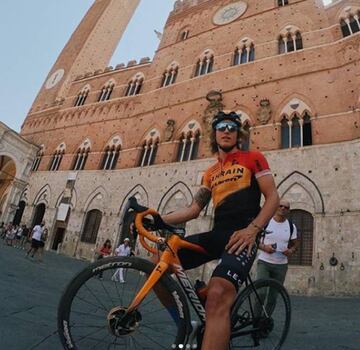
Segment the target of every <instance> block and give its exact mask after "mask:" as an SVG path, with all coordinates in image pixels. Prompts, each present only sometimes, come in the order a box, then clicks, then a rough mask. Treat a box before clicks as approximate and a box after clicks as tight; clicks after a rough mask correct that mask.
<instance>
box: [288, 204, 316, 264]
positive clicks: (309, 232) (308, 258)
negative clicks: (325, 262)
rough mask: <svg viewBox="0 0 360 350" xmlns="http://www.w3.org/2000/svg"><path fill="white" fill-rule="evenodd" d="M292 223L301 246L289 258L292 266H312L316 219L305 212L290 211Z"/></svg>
mask: <svg viewBox="0 0 360 350" xmlns="http://www.w3.org/2000/svg"><path fill="white" fill-rule="evenodd" d="M290 218H291V221H292V222H293V223H294V224H295V226H296V228H297V233H298V239H299V241H300V245H299V248H298V250H297V251H296V253H295V254H294V255H292V256H291V257H289V264H291V265H304V266H311V265H312V257H313V230H314V218H313V216H312V215H311V214H310V213H308V212H307V211H305V210H300V209H294V210H291V211H290Z"/></svg>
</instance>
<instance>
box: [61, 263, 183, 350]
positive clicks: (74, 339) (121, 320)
mask: <svg viewBox="0 0 360 350" xmlns="http://www.w3.org/2000/svg"><path fill="white" fill-rule="evenodd" d="M154 267H155V265H154V264H153V263H151V262H149V261H147V260H144V259H141V258H135V257H116V258H105V259H102V260H100V261H98V262H96V263H93V264H91V265H90V266H88V267H87V268H85V269H84V270H83V271H81V272H80V273H79V274H78V275H77V276H75V277H74V279H73V280H72V281H71V282H70V284H69V285H68V287H67V288H66V290H65V291H64V293H63V295H62V298H61V300H60V304H59V307H58V331H59V336H60V339H61V343H62V344H63V347H64V349H72V350H85V349H86V350H90V349H96V350H98V349H99V350H100V349H114V350H116V349H119V350H123V349H124V350H125V349H133V350H136V349H159V350H160V349H166V350H169V349H171V348H175V347H176V346H175V345H174V344H183V343H184V342H185V338H186V335H187V333H188V330H189V327H190V321H189V319H190V315H189V308H188V305H187V302H186V299H185V297H184V294H183V292H182V291H181V289H180V287H179V286H178V284H177V283H176V282H175V281H174V280H173V279H172V278H171V276H170V275H169V274H164V275H163V276H162V278H161V279H160V281H159V282H158V283H157V284H156V285H155V287H154V289H155V290H156V294H155V292H154V290H151V291H150V292H149V294H148V295H147V296H146V298H145V299H144V300H143V301H142V303H141V304H140V305H139V307H138V308H137V310H135V311H134V312H132V313H131V314H130V313H127V309H128V306H129V305H130V303H131V302H132V300H133V299H134V297H135V295H136V294H137V292H138V291H139V290H140V289H141V287H143V285H144V283H145V282H146V280H147V278H148V275H149V274H150V273H151V272H152V271H153V269H154ZM159 293H161V300H162V301H161V302H160V300H159V298H158V296H157V294H159ZM164 305H166V307H165V306H164ZM169 305H173V307H172V308H171V310H170V312H169ZM170 313H171V315H170Z"/></svg>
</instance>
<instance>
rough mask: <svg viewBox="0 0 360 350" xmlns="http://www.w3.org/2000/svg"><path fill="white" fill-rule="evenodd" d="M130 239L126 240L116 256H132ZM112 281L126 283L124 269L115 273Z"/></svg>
mask: <svg viewBox="0 0 360 350" xmlns="http://www.w3.org/2000/svg"><path fill="white" fill-rule="evenodd" d="M129 244H130V239H129V238H125V239H124V242H123V244H120V245H119V246H118V247H117V248H116V249H115V255H116V256H130V254H131V248H130V245H129ZM111 280H112V281H114V282H120V283H125V280H124V269H123V268H122V267H121V268H118V269H117V270H116V271H115V273H114V274H113V276H112V277H111Z"/></svg>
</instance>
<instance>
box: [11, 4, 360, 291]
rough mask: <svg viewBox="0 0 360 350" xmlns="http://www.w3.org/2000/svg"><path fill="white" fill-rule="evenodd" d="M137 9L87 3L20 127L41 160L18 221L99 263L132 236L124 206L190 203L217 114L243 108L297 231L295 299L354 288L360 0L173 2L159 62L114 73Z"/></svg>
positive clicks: (196, 225) (206, 216) (359, 244)
mask: <svg viewBox="0 0 360 350" xmlns="http://www.w3.org/2000/svg"><path fill="white" fill-rule="evenodd" d="M138 3H139V0H96V1H94V4H93V6H92V7H91V8H90V9H89V11H88V13H87V14H86V16H85V17H84V19H83V20H82V22H81V23H80V25H79V26H78V28H77V29H76V31H75V32H74V34H73V35H72V36H71V38H70V40H69V42H68V43H67V45H66V46H65V48H64V49H63V51H62V52H61V54H60V56H59V58H58V59H57V61H56V62H55V64H54V66H53V68H52V69H51V71H50V72H49V75H48V77H47V78H46V79H45V83H44V85H43V86H42V88H41V89H40V92H39V94H38V96H37V97H36V99H35V101H34V104H33V106H32V108H31V110H30V111H29V114H28V116H27V117H26V119H25V121H24V124H23V126H22V130H21V135H22V136H23V137H24V138H25V139H27V140H28V141H31V142H32V143H34V144H36V145H38V146H39V147H40V150H39V152H38V155H37V157H36V159H35V161H34V163H33V165H32V173H31V177H30V182H29V184H28V185H27V187H26V188H25V190H24V191H23V192H22V195H21V198H20V203H21V206H20V205H19V207H20V208H24V210H23V211H22V212H21V213H20V214H19V213H18V215H17V220H21V221H23V222H25V223H27V224H29V225H33V224H35V223H37V222H38V221H39V220H41V219H43V218H44V219H45V221H46V226H47V227H48V228H49V231H50V239H49V241H48V243H47V244H48V246H47V249H54V250H60V251H61V252H62V253H64V254H68V255H71V256H76V257H84V258H88V259H91V258H93V251H94V249H95V247H97V246H99V245H100V244H102V242H103V241H104V240H105V239H107V238H110V239H111V240H112V241H113V243H114V244H117V242H118V241H119V240H120V239H121V238H123V237H124V236H125V235H127V234H128V230H127V228H128V227H127V226H128V223H122V222H120V221H121V220H120V217H121V214H122V211H123V208H124V203H125V202H126V200H127V198H128V197H130V196H131V195H135V196H137V197H138V199H139V200H140V201H141V202H142V203H143V204H144V205H147V206H151V207H154V208H156V209H157V210H158V211H159V212H161V213H165V212H168V211H171V210H174V209H175V208H177V207H180V206H183V205H188V204H190V203H191V201H192V198H193V195H194V193H195V192H196V191H197V189H198V188H199V185H200V180H201V176H202V173H203V172H204V170H205V169H206V168H207V167H208V166H209V165H210V164H211V163H212V162H213V161H214V159H213V158H212V155H211V153H210V151H209V149H208V144H207V130H208V121H209V118H211V116H212V115H213V113H214V112H216V111H218V110H221V109H223V110H234V111H237V112H238V113H240V114H241V118H242V121H243V126H244V128H245V129H247V130H248V131H249V134H250V137H249V140H248V141H247V142H245V143H244V144H243V145H242V147H243V148H250V149H255V150H261V151H263V152H264V153H265V155H266V157H267V159H268V160H269V163H270V166H271V169H272V172H273V174H274V177H275V180H276V182H277V186H278V190H279V193H280V195H281V196H284V197H286V198H287V199H288V200H289V201H290V202H291V207H292V217H293V221H294V222H295V223H296V224H297V226H298V229H299V231H300V233H301V242H302V243H301V249H300V251H299V252H298V253H297V256H295V257H294V259H293V260H292V266H291V269H292V273H290V274H289V279H288V283H289V287H290V289H291V290H292V291H293V292H301V293H328V294H337V293H341V294H351V293H358V292H359V290H360V285H359V281H360V239H359V235H358V234H357V230H358V226H359V225H358V224H359V222H360V214H359V213H360V203H359V200H358V198H360V187H359V185H358V183H357V181H356V177H357V176H356V175H357V174H358V172H359V170H360V160H359V157H360V155H359V146H360V143H359V136H360V95H359V83H360V62H359V59H360V22H359V18H360V1H358V0H355V1H350V0H338V1H334V2H333V3H332V4H330V5H328V6H324V4H323V2H322V1H321V0H254V1H246V0H243V1H236V0H182V1H180V0H178V1H176V2H175V5H174V9H173V11H172V12H171V13H170V15H169V17H168V20H167V22H166V25H165V28H164V32H163V35H162V38H161V41H160V44H159V47H158V49H157V51H156V53H155V56H154V57H153V58H152V59H150V58H142V59H141V60H139V61H130V62H128V63H127V64H118V65H117V66H116V67H109V66H108V64H109V61H110V58H111V56H112V54H113V52H114V49H115V48H116V46H117V44H118V41H119V40H120V38H121V36H122V34H123V32H124V30H125V28H126V26H127V24H128V22H129V20H130V19H131V17H132V15H133V13H134V11H135V9H136V7H137V5H138ZM211 215H212V207H211V206H209V207H207V208H206V210H204V212H203V213H202V214H201V217H200V218H199V219H198V220H196V221H193V222H189V223H188V224H187V226H186V228H187V232H188V233H189V234H191V233H195V232H201V231H202V230H203V231H207V230H208V229H209V228H210V226H211V224H212V220H211ZM133 244H135V242H133ZM332 257H335V258H336V264H334V261H335V260H334V259H331V264H330V258H332ZM207 272H208V270H207V269H205V271H204V273H205V274H206V273H207Z"/></svg>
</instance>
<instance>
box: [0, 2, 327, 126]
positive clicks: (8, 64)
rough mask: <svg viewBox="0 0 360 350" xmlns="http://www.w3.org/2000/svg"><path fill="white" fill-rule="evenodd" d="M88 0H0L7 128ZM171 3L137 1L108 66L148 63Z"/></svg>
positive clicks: (16, 122)
mask: <svg viewBox="0 0 360 350" xmlns="http://www.w3.org/2000/svg"><path fill="white" fill-rule="evenodd" d="M93 1H94V0H0V43H1V54H0V120H1V121H2V122H4V123H5V124H6V125H8V126H9V127H10V128H12V129H14V130H15V131H18V132H19V131H20V127H21V124H22V123H23V121H24V119H25V117H26V115H27V113H28V111H29V109H30V107H31V104H32V103H33V101H34V99H35V97H36V95H37V93H38V91H39V89H40V87H41V86H42V84H43V83H44V80H45V78H46V76H47V75H48V73H49V71H50V70H51V67H52V66H53V64H54V63H55V61H56V59H57V57H58V56H59V54H60V52H61V50H62V49H63V47H64V46H65V44H66V43H67V41H68V39H69V38H70V36H71V34H72V33H73V32H74V30H75V28H76V27H77V26H78V24H79V23H80V21H81V19H82V18H83V16H84V15H85V13H86V11H87V10H88V9H89V8H90V6H91V5H92V3H93ZM174 2H175V0H142V1H141V3H140V5H139V7H138V8H137V10H136V13H135V15H134V17H133V18H132V20H131V22H130V24H129V26H128V28H127V30H126V32H125V34H124V36H123V38H122V40H121V42H120V43H119V45H118V47H117V50H116V52H115V53H114V55H113V57H112V59H111V61H110V65H112V66H116V64H118V63H123V62H124V63H126V62H128V61H130V60H132V59H136V60H138V61H139V59H140V58H142V57H150V58H152V57H153V56H154V53H155V50H156V49H157V47H158V44H159V40H158V38H157V37H156V35H155V33H154V29H156V30H157V31H160V32H162V31H163V27H164V25H165V22H166V19H167V17H168V15H169V13H170V11H171V10H172V8H173V4H174ZM323 2H324V3H325V4H329V3H330V2H331V0H323ZM134 42H137V43H140V44H139V45H133V43H134Z"/></svg>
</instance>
